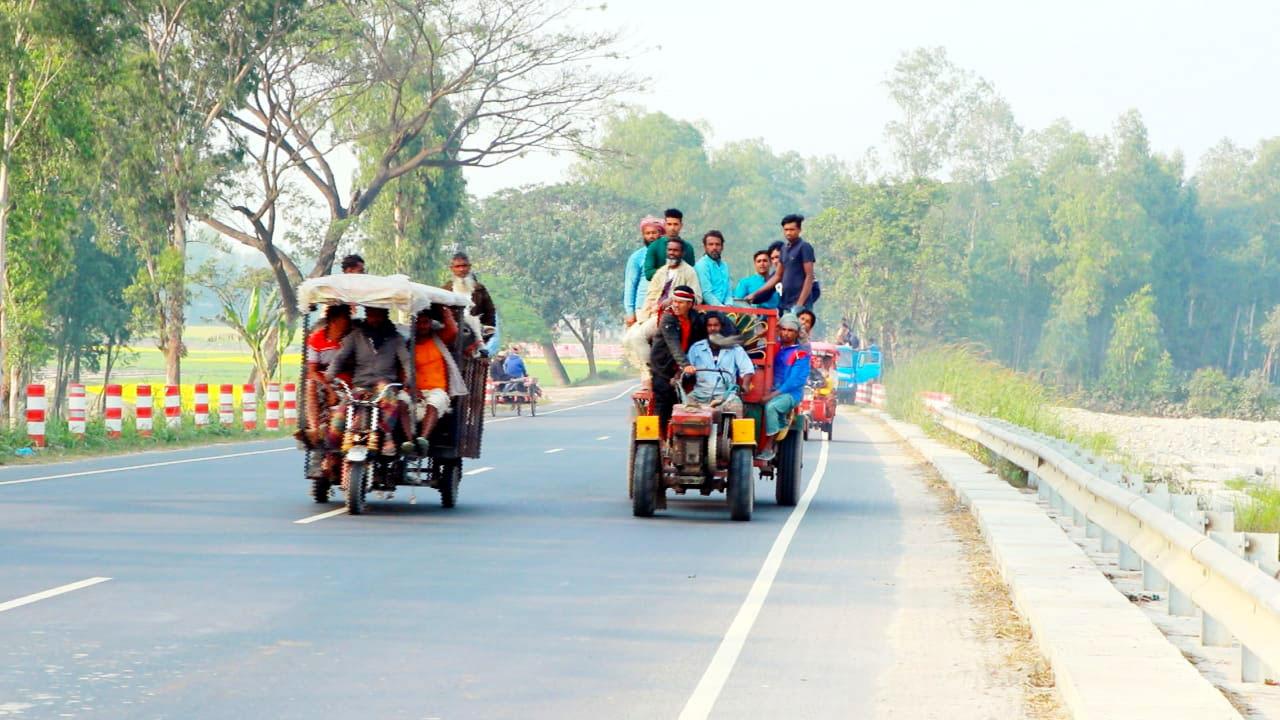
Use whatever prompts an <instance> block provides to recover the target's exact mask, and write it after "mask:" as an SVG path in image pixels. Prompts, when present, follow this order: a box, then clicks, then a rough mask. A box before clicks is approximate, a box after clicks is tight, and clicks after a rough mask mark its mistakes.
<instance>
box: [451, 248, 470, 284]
mask: <svg viewBox="0 0 1280 720" xmlns="http://www.w3.org/2000/svg"><path fill="white" fill-rule="evenodd" d="M449 270H450V271H452V272H453V276H454V277H456V278H464V277H466V276H468V275H470V274H471V258H469V257H467V254H466V253H464V252H459V253H454V254H453V262H451V263H450V264H449Z"/></svg>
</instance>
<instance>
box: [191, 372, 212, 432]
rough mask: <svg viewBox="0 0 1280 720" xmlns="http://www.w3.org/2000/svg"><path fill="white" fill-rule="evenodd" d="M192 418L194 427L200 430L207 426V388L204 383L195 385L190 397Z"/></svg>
mask: <svg viewBox="0 0 1280 720" xmlns="http://www.w3.org/2000/svg"><path fill="white" fill-rule="evenodd" d="M192 405H194V407H193V408H192V409H193V410H194V413H193V416H194V418H195V422H196V427H198V428H202V427H205V426H206V425H208V424H209V386H208V385H207V384H205V383H196V387H195V391H194V393H193V397H192Z"/></svg>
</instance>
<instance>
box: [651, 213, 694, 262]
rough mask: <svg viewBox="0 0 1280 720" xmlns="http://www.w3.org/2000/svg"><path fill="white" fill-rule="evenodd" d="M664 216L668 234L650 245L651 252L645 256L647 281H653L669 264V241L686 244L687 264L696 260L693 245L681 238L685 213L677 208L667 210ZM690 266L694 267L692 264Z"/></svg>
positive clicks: (685, 256) (685, 258) (685, 257)
mask: <svg viewBox="0 0 1280 720" xmlns="http://www.w3.org/2000/svg"><path fill="white" fill-rule="evenodd" d="M663 216H664V220H663V223H664V224H665V225H666V229H667V234H666V235H665V236H663V237H660V238H658V242H655V243H650V244H649V251H648V253H646V254H645V256H644V279H645V280H652V279H653V274H654V273H656V272H658V269H659V268H661V267H663V266H665V265H666V264H667V240H679V241H680V242H682V243H684V261H685V262H689V261H690V260H692V259H693V258H694V254H693V245H692V244H691V243H690V242H689V241H688V240H685V239H684V238H682V237H680V230H681V228H683V227H684V213H682V212H680V211H679V210H677V209H676V208H667V211H666V212H665V213H663ZM690 265H691V266H692V263H690Z"/></svg>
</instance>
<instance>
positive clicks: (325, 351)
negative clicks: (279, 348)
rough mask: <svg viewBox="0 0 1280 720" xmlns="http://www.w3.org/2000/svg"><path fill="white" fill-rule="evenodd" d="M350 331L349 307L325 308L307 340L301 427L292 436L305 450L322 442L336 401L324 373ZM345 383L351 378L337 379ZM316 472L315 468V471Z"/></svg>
mask: <svg viewBox="0 0 1280 720" xmlns="http://www.w3.org/2000/svg"><path fill="white" fill-rule="evenodd" d="M350 330H351V306H350V305H329V306H327V307H325V310H324V322H323V323H322V324H321V325H320V327H318V328H316V329H315V330H314V331H312V333H311V334H310V335H308V336H307V344H306V355H307V365H306V382H305V384H304V386H303V392H304V396H303V406H302V407H303V412H304V413H305V416H304V418H303V423H302V425H303V427H301V428H299V429H298V432H296V433H294V437H295V438H297V439H298V441H299V442H301V443H302V444H303V445H305V446H306V447H307V448H308V449H315V448H317V447H319V446H320V444H321V442H322V441H323V440H324V431H325V428H326V427H328V425H329V412H328V409H329V408H331V407H333V406H334V405H337V404H338V403H337V397H336V396H335V395H334V392H333V388H332V387H331V386H330V385H329V383H327V382H325V381H324V373H325V371H326V370H328V369H329V365H330V364H331V363H332V362H333V358H334V357H335V356H337V354H338V349H339V348H341V347H342V340H343V338H345V337H346V336H347V333H348V332H350ZM339 377H341V378H342V379H343V381H345V382H348V383H349V382H351V375H350V374H348V373H343V374H341V375H339ZM317 469H318V468H317Z"/></svg>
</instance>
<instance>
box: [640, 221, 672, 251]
mask: <svg viewBox="0 0 1280 720" xmlns="http://www.w3.org/2000/svg"><path fill="white" fill-rule="evenodd" d="M665 230H666V227H665V226H664V225H663V224H662V221H661V220H659V219H658V218H656V217H653V216H652V215H650V216H649V217H647V218H645V219H643V220H641V221H640V237H641V239H643V240H644V244H645V245H646V246H647V245H648V244H649V243H651V242H653V241H654V240H657V239H658V238H660V237H662V233H663V232H664V231H665Z"/></svg>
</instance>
